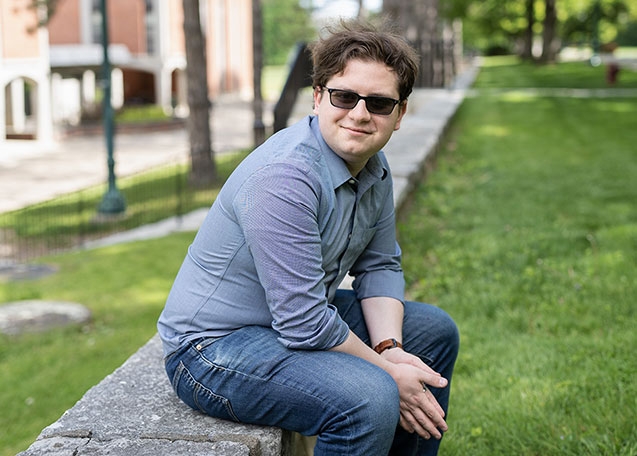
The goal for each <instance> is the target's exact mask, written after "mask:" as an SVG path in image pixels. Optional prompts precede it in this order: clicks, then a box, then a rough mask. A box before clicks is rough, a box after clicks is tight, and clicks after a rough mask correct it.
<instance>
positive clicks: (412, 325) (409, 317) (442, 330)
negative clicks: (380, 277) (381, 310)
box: [166, 290, 459, 456]
mask: <svg viewBox="0 0 637 456" xmlns="http://www.w3.org/2000/svg"><path fill="white" fill-rule="evenodd" d="M334 305H335V306H336V307H337V308H338V310H339V314H340V315H341V316H342V318H343V319H344V320H345V321H346V322H347V323H348V324H349V326H350V328H351V329H352V331H354V332H355V333H356V334H357V335H358V336H359V337H360V338H361V339H362V340H363V341H364V342H365V343H367V344H369V343H370V341H369V336H368V334H367V329H366V327H365V322H364V320H363V315H362V311H361V306H360V303H359V302H358V300H357V299H356V297H355V296H354V293H353V292H352V291H349V290H339V291H338V292H337V295H336V298H335V302H334ZM458 345H459V337H458V330H457V327H456V325H455V323H454V322H453V320H452V319H451V318H450V317H449V316H448V315H447V314H446V313H445V312H444V311H442V310H441V309H439V308H437V307H434V306H430V305H428V304H422V303H416V302H406V303H405V318H404V323H403V346H404V349H405V350H406V351H407V352H410V353H413V354H415V355H417V356H419V357H420V358H421V359H422V360H423V361H424V362H425V363H426V364H427V365H429V366H430V367H431V368H432V369H434V370H435V371H437V372H440V373H441V374H442V375H443V376H444V377H445V378H447V379H449V380H451V374H452V371H453V366H454V363H455V360H456V355H457V352H458ZM166 371H167V373H168V377H169V379H170V381H171V382H172V386H173V388H174V389H175V392H176V393H177V395H178V396H179V397H180V398H181V400H183V401H184V402H185V403H186V404H188V405H189V406H190V407H192V408H194V409H195V410H200V411H202V412H204V413H206V414H208V415H212V416H214V417H217V418H222V419H226V420H232V421H237V422H242V423H251V424H261V425H269V426H278V427H281V428H283V429H288V430H291V431H296V432H298V433H300V434H303V435H316V436H317V442H316V446H315V448H314V455H315V456H321V455H332V456H333V455H339V456H345V455H365V456H370V455H379V456H380V455H383V456H385V455H387V454H392V455H394V454H395V455H400V456H409V455H435V454H436V453H437V451H438V446H439V444H440V441H438V440H435V439H431V440H424V439H422V438H420V437H418V436H417V435H416V434H410V433H407V432H406V431H404V430H403V429H402V428H401V427H400V426H398V420H399V397H398V388H397V387H396V383H395V382H394V380H393V379H392V378H391V376H390V375H389V374H387V373H386V372H385V371H383V370H382V369H380V368H379V367H377V366H375V365H373V364H371V363H369V362H367V361H364V360H362V359H360V358H358V357H356V356H352V355H348V354H345V353H337V352H333V351H300V350H290V349H287V348H286V347H284V346H283V345H281V343H280V342H279V341H278V340H277V334H276V332H275V331H274V330H272V329H271V328H266V327H258V326H246V327H244V328H241V329H239V330H237V331H235V332H233V333H231V334H228V335H227V336H224V337H221V338H216V339H215V338H212V339H201V340H196V341H193V342H192V343H190V344H186V345H185V346H183V347H181V348H180V349H179V350H177V351H176V352H175V353H173V354H171V355H170V356H169V357H168V358H167V359H166ZM430 389H431V391H432V392H433V393H434V395H435V396H436V397H437V399H438V402H439V403H440V405H441V406H442V407H443V409H444V410H445V412H446V410H447V405H448V402H449V386H447V387H446V388H443V389H436V388H430Z"/></svg>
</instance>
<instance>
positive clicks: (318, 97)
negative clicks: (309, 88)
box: [312, 87, 323, 114]
mask: <svg viewBox="0 0 637 456" xmlns="http://www.w3.org/2000/svg"><path fill="white" fill-rule="evenodd" d="M322 97H323V91H322V90H321V88H320V87H314V93H313V94H312V98H313V100H314V106H313V107H312V111H313V112H314V114H318V105H319V104H321V99H322Z"/></svg>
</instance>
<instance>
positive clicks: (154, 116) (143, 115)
mask: <svg viewBox="0 0 637 456" xmlns="http://www.w3.org/2000/svg"><path fill="white" fill-rule="evenodd" d="M169 118H170V117H169V116H167V115H166V113H165V112H164V109H163V108H162V107H161V106H157V105H140V106H126V107H124V108H123V109H122V110H121V111H119V112H118V113H117V114H116V116H115V121H116V122H122V123H148V122H157V121H165V120H168V119H169Z"/></svg>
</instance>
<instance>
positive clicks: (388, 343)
mask: <svg viewBox="0 0 637 456" xmlns="http://www.w3.org/2000/svg"><path fill="white" fill-rule="evenodd" d="M390 348H403V344H401V343H400V342H398V341H397V340H396V339H394V338H391V339H385V340H383V341H381V342H379V343H378V345H376V346H375V347H374V351H375V352H376V353H378V354H379V355H380V354H381V353H382V352H384V351H385V350H389V349H390Z"/></svg>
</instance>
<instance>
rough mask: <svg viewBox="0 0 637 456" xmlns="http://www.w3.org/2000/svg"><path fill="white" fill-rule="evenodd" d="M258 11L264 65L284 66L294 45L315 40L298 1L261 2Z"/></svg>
mask: <svg viewBox="0 0 637 456" xmlns="http://www.w3.org/2000/svg"><path fill="white" fill-rule="evenodd" d="M262 11H263V51H264V56H265V57H264V64H265V65H283V64H285V63H287V61H288V58H289V57H290V53H291V52H292V51H293V50H294V47H295V44H296V43H298V42H302V41H310V40H312V39H314V38H315V37H316V31H315V30H314V28H313V27H312V24H311V20H310V13H309V11H308V10H306V9H303V8H302V7H301V6H300V5H299V1H298V0H263V8H262Z"/></svg>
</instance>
